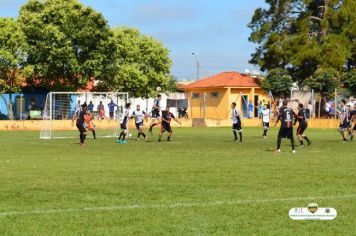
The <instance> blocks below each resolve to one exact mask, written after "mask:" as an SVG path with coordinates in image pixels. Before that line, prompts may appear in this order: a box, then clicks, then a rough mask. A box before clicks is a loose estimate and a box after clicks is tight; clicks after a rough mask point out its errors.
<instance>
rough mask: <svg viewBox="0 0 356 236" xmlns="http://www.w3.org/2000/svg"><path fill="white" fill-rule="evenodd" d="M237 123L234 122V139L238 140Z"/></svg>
mask: <svg viewBox="0 0 356 236" xmlns="http://www.w3.org/2000/svg"><path fill="white" fill-rule="evenodd" d="M236 131H237V124H232V133H233V134H234V140H233V141H237V132H236Z"/></svg>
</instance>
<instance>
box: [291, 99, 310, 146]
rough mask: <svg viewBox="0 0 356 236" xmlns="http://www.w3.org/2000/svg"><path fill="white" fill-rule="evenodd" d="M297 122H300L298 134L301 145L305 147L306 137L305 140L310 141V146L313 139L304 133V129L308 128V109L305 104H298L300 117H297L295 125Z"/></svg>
mask: <svg viewBox="0 0 356 236" xmlns="http://www.w3.org/2000/svg"><path fill="white" fill-rule="evenodd" d="M297 122H299V126H298V129H297V136H298V140H299V142H300V146H301V147H304V142H303V139H305V141H307V143H308V146H310V144H311V141H310V140H309V138H308V137H307V136H306V135H304V131H305V130H306V129H307V128H308V109H304V106H303V104H301V103H299V105H298V117H297V119H295V122H294V125H295V124H297Z"/></svg>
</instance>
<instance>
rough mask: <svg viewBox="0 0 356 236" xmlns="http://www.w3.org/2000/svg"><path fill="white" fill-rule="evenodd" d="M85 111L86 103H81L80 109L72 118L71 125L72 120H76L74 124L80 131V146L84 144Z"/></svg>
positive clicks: (85, 134) (85, 132)
mask: <svg viewBox="0 0 356 236" xmlns="http://www.w3.org/2000/svg"><path fill="white" fill-rule="evenodd" d="M86 112H87V105H86V104H83V105H82V109H81V110H80V111H77V112H76V113H75V115H74V116H73V119H72V125H74V120H76V126H77V128H78V130H79V133H80V135H79V138H80V145H81V146H83V145H84V142H85V139H86V137H87V130H86V128H85V124H84V115H85V114H86Z"/></svg>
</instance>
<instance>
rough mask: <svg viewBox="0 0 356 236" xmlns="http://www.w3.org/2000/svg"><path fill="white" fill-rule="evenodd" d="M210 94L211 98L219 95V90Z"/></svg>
mask: <svg viewBox="0 0 356 236" xmlns="http://www.w3.org/2000/svg"><path fill="white" fill-rule="evenodd" d="M210 96H211V97H212V98H218V97H219V92H211V93H210Z"/></svg>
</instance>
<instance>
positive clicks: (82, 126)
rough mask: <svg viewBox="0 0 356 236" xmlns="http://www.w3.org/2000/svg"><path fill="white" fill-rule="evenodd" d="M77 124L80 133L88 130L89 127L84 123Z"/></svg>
mask: <svg viewBox="0 0 356 236" xmlns="http://www.w3.org/2000/svg"><path fill="white" fill-rule="evenodd" d="M76 126H77V128H78V130H79V132H80V133H85V132H87V129H86V128H85V126H84V123H77V124H76Z"/></svg>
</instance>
